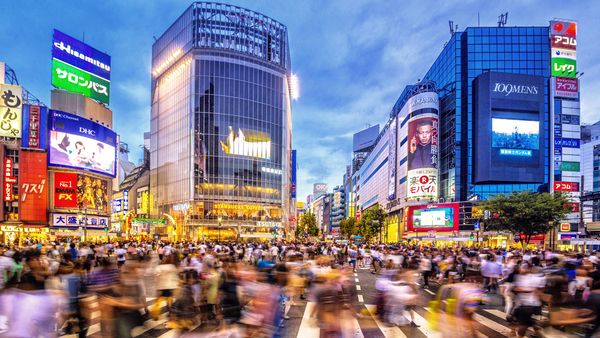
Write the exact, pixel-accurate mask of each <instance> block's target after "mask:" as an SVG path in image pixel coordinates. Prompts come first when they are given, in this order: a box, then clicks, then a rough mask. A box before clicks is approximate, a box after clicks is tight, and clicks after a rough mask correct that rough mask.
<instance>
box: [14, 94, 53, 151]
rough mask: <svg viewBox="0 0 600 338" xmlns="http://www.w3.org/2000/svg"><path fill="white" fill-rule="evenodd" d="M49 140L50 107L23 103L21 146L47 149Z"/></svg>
mask: <svg viewBox="0 0 600 338" xmlns="http://www.w3.org/2000/svg"><path fill="white" fill-rule="evenodd" d="M47 141H48V107H43V106H36V105H29V104H24V105H23V129H22V137H21V147H23V148H29V149H46V147H47Z"/></svg>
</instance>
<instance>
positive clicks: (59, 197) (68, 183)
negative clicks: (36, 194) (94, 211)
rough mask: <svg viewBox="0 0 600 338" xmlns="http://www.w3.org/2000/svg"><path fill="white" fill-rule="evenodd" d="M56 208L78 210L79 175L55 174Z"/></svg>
mask: <svg viewBox="0 0 600 338" xmlns="http://www.w3.org/2000/svg"><path fill="white" fill-rule="evenodd" d="M54 207H55V208H77V174H75V173H62V172H55V173H54Z"/></svg>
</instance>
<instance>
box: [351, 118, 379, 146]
mask: <svg viewBox="0 0 600 338" xmlns="http://www.w3.org/2000/svg"><path fill="white" fill-rule="evenodd" d="M378 136H379V125H378V124H376V125H374V126H372V127H369V128H367V129H364V130H361V131H359V132H358V133H356V134H354V135H353V136H352V151H354V152H357V151H363V150H365V149H368V148H369V147H371V146H372V145H374V144H375V141H376V140H377V137H378Z"/></svg>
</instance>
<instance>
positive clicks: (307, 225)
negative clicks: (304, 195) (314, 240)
mask: <svg viewBox="0 0 600 338" xmlns="http://www.w3.org/2000/svg"><path fill="white" fill-rule="evenodd" d="M300 226H301V227H302V229H306V233H307V234H308V235H309V236H318V235H319V228H318V227H317V218H316V217H315V214H313V213H312V212H310V211H309V212H306V213H304V214H303V215H302V217H300Z"/></svg>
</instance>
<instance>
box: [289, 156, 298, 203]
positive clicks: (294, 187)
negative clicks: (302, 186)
mask: <svg viewBox="0 0 600 338" xmlns="http://www.w3.org/2000/svg"><path fill="white" fill-rule="evenodd" d="M296 184H297V182H296V149H293V150H292V185H291V187H290V197H291V198H296Z"/></svg>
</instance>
